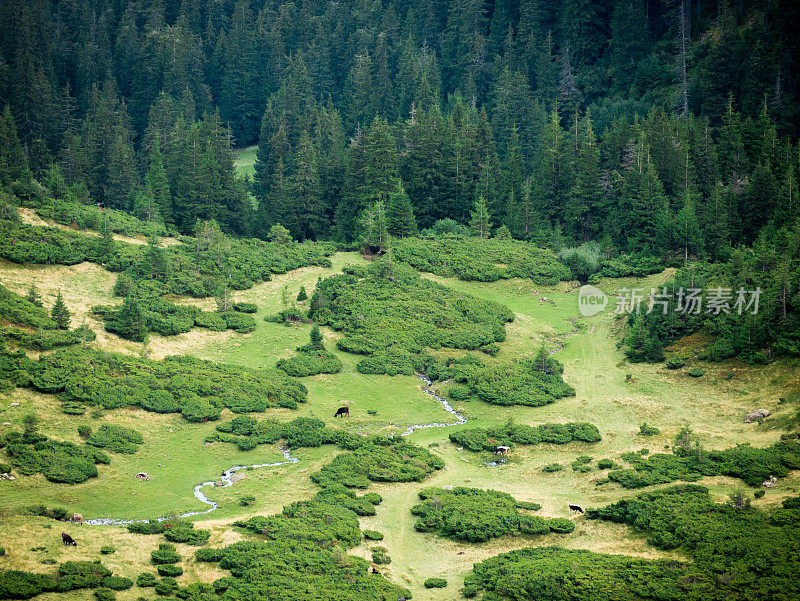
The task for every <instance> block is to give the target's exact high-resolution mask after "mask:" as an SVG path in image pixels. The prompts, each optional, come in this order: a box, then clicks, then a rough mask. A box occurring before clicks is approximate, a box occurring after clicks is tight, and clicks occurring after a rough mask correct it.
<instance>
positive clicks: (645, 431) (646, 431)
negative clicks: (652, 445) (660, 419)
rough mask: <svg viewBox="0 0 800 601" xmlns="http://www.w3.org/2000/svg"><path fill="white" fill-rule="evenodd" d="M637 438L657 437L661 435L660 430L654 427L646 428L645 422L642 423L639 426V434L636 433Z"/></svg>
mask: <svg viewBox="0 0 800 601" xmlns="http://www.w3.org/2000/svg"><path fill="white" fill-rule="evenodd" d="M637 434H638V435H639V436H658V435H659V434H661V430H659V429H658V428H656V427H654V426H648V425H647V422H642V425H641V426H639V432H637Z"/></svg>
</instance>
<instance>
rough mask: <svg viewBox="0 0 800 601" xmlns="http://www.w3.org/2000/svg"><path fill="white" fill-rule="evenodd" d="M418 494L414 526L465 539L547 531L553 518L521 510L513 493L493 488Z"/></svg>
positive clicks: (429, 490) (559, 525) (558, 525)
mask: <svg viewBox="0 0 800 601" xmlns="http://www.w3.org/2000/svg"><path fill="white" fill-rule="evenodd" d="M419 498H420V499H421V500H422V503H420V504H419V505H414V506H413V507H412V508H411V513H412V515H415V516H417V517H419V520H418V521H417V523H416V524H414V528H415V529H416V530H418V531H420V532H436V533H437V534H439V535H440V536H450V537H452V538H455V539H456V540H462V541H467V542H485V541H487V540H489V539H492V538H497V537H500V536H506V535H507V536H520V535H521V534H528V535H539V534H547V533H548V532H550V525H549V524H550V522H552V521H553V520H546V519H544V518H540V517H538V516H531V515H526V514H522V513H520V512H519V511H518V510H517V502H516V501H515V500H514V497H512V496H511V495H509V494H508V493H504V492H498V491H496V490H481V489H477V488H464V487H460V486H459V487H456V488H454V489H452V490H444V489H441V488H426V489H424V490H422V491H420V493H419ZM567 521H569V520H567ZM555 525H556V528H559V529H560V530H559V531H562V532H563V531H567V530H566V529H565V525H564V524H563V523H561V522H556V523H555Z"/></svg>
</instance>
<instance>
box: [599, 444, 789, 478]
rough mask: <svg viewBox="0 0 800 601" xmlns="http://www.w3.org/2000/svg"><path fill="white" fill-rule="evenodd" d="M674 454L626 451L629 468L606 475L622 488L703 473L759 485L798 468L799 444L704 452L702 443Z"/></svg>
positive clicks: (747, 445) (742, 447)
mask: <svg viewBox="0 0 800 601" xmlns="http://www.w3.org/2000/svg"><path fill="white" fill-rule="evenodd" d="M678 451H680V449H676V453H675V454H668V453H656V454H653V455H647V456H645V455H642V454H641V453H625V454H623V455H622V458H623V459H624V460H625V461H627V462H628V463H631V464H632V465H633V467H632V468H629V469H623V470H614V471H612V472H609V474H608V477H609V479H611V480H612V481H614V482H617V483H619V484H620V485H622V486H623V487H625V488H642V487H644V486H651V485H653V484H665V483H669V482H675V481H676V480H683V481H686V482H694V481H696V480H699V479H700V478H702V477H703V476H729V477H732V478H740V479H742V480H744V482H745V483H746V484H747V485H749V486H760V485H761V483H762V482H764V480H766V479H768V478H769V477H770V476H775V477H776V478H784V477H786V476H787V475H788V473H789V470H794V469H800V443H798V442H797V441H782V442H778V443H776V444H774V445H772V446H771V447H766V448H757V447H752V446H750V445H749V444H741V445H737V446H735V447H732V448H730V449H725V450H722V451H706V450H704V449H703V448H702V447H701V446H699V445H698V446H696V447H695V448H692V449H688V450H685V451H681V452H678Z"/></svg>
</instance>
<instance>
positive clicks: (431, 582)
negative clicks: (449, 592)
mask: <svg viewBox="0 0 800 601" xmlns="http://www.w3.org/2000/svg"><path fill="white" fill-rule="evenodd" d="M422 584H423V586H424V587H425V588H444V587H446V586H447V580H445V579H444V578H426V579H425V582H423V583H422Z"/></svg>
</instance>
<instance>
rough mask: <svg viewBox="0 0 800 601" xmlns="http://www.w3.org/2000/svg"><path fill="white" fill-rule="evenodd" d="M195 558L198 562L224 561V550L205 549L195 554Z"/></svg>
mask: <svg viewBox="0 0 800 601" xmlns="http://www.w3.org/2000/svg"><path fill="white" fill-rule="evenodd" d="M194 558H195V559H196V560H197V561H205V562H217V561H220V560H221V559H222V550H221V549H211V548H209V547H204V548H202V549H198V550H197V551H195V552H194Z"/></svg>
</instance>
